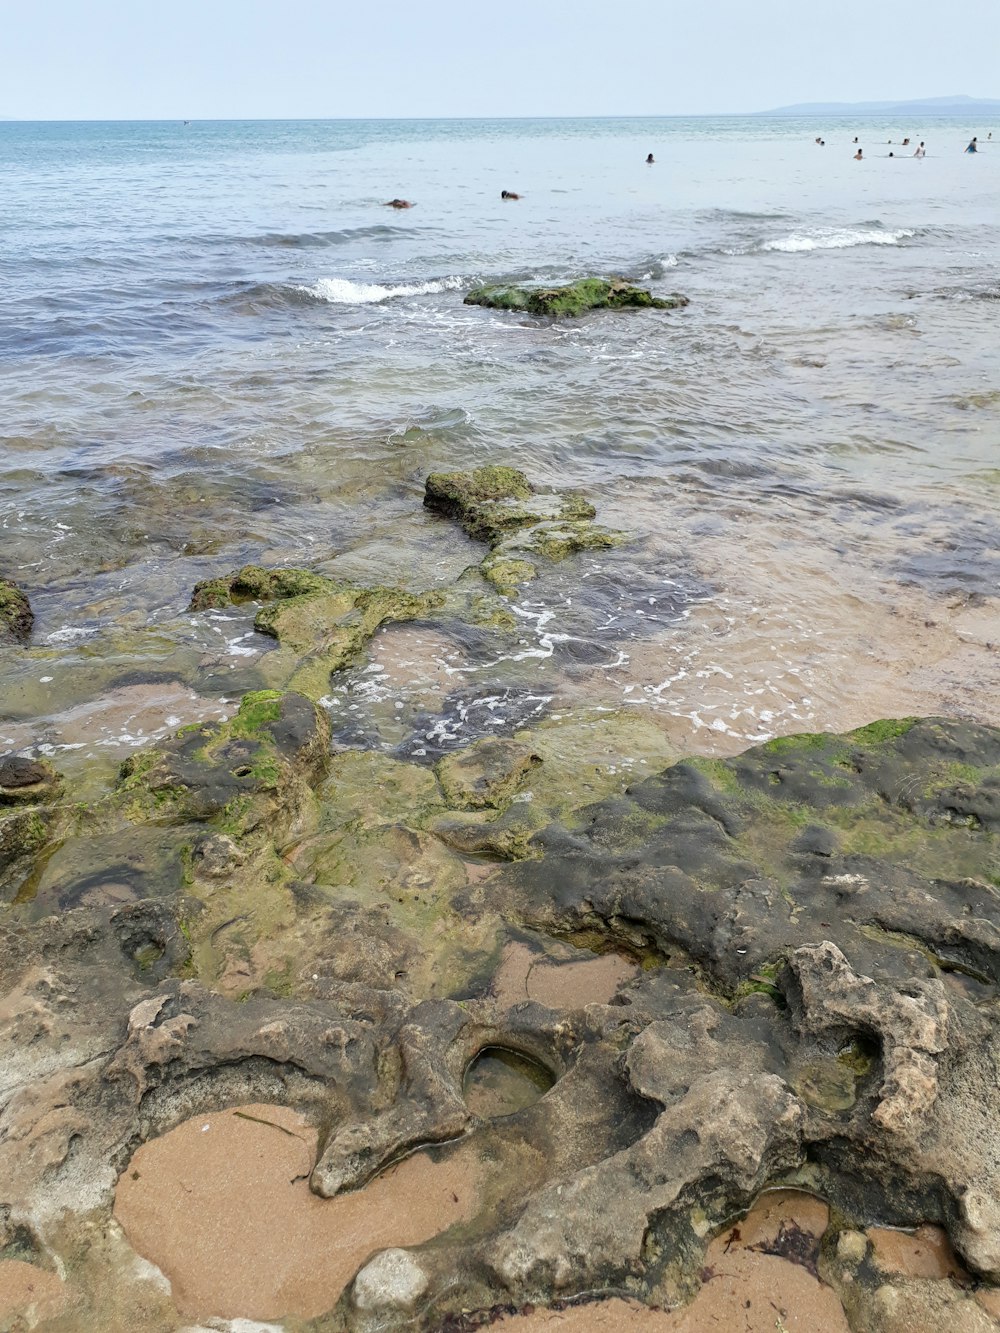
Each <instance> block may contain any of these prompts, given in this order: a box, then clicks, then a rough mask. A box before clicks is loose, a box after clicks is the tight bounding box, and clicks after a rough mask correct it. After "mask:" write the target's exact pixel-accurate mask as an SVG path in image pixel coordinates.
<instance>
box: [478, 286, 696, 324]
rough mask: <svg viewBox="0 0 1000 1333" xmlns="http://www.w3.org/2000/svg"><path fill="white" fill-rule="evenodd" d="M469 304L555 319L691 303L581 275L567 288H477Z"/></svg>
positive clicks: (661, 308)
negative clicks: (589, 313) (608, 311)
mask: <svg viewBox="0 0 1000 1333" xmlns="http://www.w3.org/2000/svg"><path fill="white" fill-rule="evenodd" d="M465 304H466V305H479V306H485V307H486V308H487V309H489V310H512V311H515V312H518V313H523V314H528V315H543V316H548V317H550V318H552V319H566V318H576V317H578V316H580V315H582V314H585V313H586V312H587V311H588V310H621V309H625V308H627V307H628V308H638V309H654V310H673V309H677V308H679V307H682V306H686V305H687V304H688V299H687V297H686V296H680V295H677V294H675V295H672V296H668V297H656V296H653V294H652V293H651V292H649V291H647V290H646V289H645V288H642V287H634V286H632V285H630V284H629V283H627V282H624V281H623V280H622V279H620V278H611V279H606V278H580V279H579V280H578V281H577V282H573V283H569V284H567V285H566V286H564V287H516V286H492V287H476V288H474V289H473V290H472V291H471V292H469V293H468V295H467V296H466V297H465Z"/></svg>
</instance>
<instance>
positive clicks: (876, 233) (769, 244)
mask: <svg viewBox="0 0 1000 1333" xmlns="http://www.w3.org/2000/svg"><path fill="white" fill-rule="evenodd" d="M913 235H915V233H914V232H913V231H911V230H910V229H909V228H908V227H900V228H899V229H897V230H896V231H884V230H882V229H881V228H876V227H811V228H809V230H807V231H793V232H792V233H791V235H789V236H779V237H778V238H777V239H776V240H773V241H765V242H764V243H763V245H762V246H761V247H760V248H761V250H778V251H781V252H782V253H786V254H794V253H797V252H799V251H804V250H848V249H850V248H851V247H852V246H855V245H899V243H900V242H901V241H905V240H908V239H909V238H910V237H911V236H913Z"/></svg>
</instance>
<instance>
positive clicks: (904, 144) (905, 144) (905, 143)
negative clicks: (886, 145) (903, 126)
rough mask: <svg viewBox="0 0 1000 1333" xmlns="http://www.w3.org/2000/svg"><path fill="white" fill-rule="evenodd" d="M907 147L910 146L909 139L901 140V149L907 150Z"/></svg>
mask: <svg viewBox="0 0 1000 1333" xmlns="http://www.w3.org/2000/svg"><path fill="white" fill-rule="evenodd" d="M909 146H910V141H909V139H904V140H903V147H904V148H909Z"/></svg>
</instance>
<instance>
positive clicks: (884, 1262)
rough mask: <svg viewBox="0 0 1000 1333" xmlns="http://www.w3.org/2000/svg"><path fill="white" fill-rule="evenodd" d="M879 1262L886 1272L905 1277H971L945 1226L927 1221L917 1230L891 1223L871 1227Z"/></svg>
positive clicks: (958, 1279)
mask: <svg viewBox="0 0 1000 1333" xmlns="http://www.w3.org/2000/svg"><path fill="white" fill-rule="evenodd" d="M867 1236H868V1239H869V1240H870V1241H871V1243H872V1247H873V1250H874V1258H875V1262H876V1264H878V1266H879V1268H880V1269H881V1270H882V1272H883V1273H898V1274H900V1275H901V1276H903V1277H922V1278H954V1279H955V1280H956V1281H958V1282H969V1281H971V1279H970V1277H969V1274H968V1273H967V1272H966V1270H965V1269H964V1268H963V1267H962V1264H961V1263H960V1262H959V1260H958V1258H957V1257H956V1255H955V1252H954V1250H953V1249H952V1248H951V1243H950V1242H949V1240H948V1235H947V1232H946V1231H945V1230H944V1228H943V1227H937V1226H932V1225H930V1224H929V1223H925V1224H924V1225H923V1226H920V1227H917V1229H916V1230H915V1231H896V1230H894V1229H890V1228H889V1227H869V1228H868V1231H867Z"/></svg>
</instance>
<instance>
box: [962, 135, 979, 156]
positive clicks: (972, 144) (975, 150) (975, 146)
mask: <svg viewBox="0 0 1000 1333" xmlns="http://www.w3.org/2000/svg"><path fill="white" fill-rule="evenodd" d="M965 151H966V152H967V153H978V152H979V144H978V143H977V142H976V136H975V135H973V136H972V140H971V142H970V144H969V146H968V148H967V149H966V150H965Z"/></svg>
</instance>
